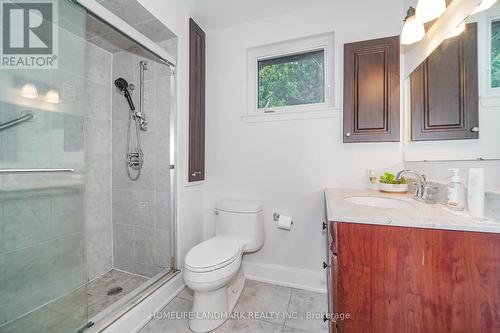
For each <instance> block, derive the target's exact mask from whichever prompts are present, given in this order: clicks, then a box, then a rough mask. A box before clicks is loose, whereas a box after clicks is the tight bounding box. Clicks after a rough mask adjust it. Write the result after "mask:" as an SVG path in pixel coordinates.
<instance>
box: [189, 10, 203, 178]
mask: <svg viewBox="0 0 500 333" xmlns="http://www.w3.org/2000/svg"><path fill="white" fill-rule="evenodd" d="M188 164H189V165H188V172H189V174H188V180H189V181H190V182H194V181H200V180H204V179H205V32H203V30H202V29H201V28H200V27H199V26H198V25H197V24H196V23H195V22H194V21H193V19H190V20H189V163H188Z"/></svg>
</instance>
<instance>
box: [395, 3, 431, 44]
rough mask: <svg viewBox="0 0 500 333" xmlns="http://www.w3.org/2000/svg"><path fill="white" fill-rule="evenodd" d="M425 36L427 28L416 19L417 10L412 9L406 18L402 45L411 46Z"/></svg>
mask: <svg viewBox="0 0 500 333" xmlns="http://www.w3.org/2000/svg"><path fill="white" fill-rule="evenodd" d="M424 36H425V28H424V25H423V23H422V22H418V21H417V20H416V19H415V8H413V7H410V9H408V14H407V16H406V18H405V24H404V25H403V31H401V44H403V45H409V44H413V43H416V42H418V41H419V40H421V39H422V38H424Z"/></svg>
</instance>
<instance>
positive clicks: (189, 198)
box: [139, 0, 204, 267]
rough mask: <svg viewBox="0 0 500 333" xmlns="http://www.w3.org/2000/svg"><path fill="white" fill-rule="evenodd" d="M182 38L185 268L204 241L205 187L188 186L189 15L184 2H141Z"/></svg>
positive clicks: (180, 243)
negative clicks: (194, 249)
mask: <svg viewBox="0 0 500 333" xmlns="http://www.w3.org/2000/svg"><path fill="white" fill-rule="evenodd" d="M139 2H140V3H141V4H142V5H143V6H144V8H146V9H147V10H149V11H150V12H151V13H152V14H153V15H154V16H155V17H156V18H158V20H160V21H161V22H162V23H163V24H165V26H167V27H168V28H169V29H170V30H171V31H172V32H173V33H175V34H176V35H177V37H178V39H179V45H178V55H177V69H176V72H177V75H176V78H177V97H176V101H177V148H178V151H177V164H176V168H177V207H176V213H177V255H178V258H177V262H178V265H179V267H182V266H183V263H184V257H185V255H186V253H187V251H189V249H190V248H191V247H193V246H194V245H195V244H197V243H199V242H201V241H202V228H203V227H202V221H203V215H202V204H203V201H202V200H203V192H204V184H196V185H194V186H193V185H191V186H187V181H186V178H187V147H188V140H187V138H188V137H187V129H188V45H189V44H188V43H189V39H188V36H189V35H188V32H189V30H188V29H189V13H188V10H187V8H186V7H185V3H184V2H183V1H177V0H164V1H157V0H139Z"/></svg>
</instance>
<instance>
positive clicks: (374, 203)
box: [344, 196, 413, 208]
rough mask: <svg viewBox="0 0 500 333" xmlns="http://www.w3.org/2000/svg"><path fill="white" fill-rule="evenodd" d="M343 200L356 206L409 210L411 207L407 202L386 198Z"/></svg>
mask: <svg viewBox="0 0 500 333" xmlns="http://www.w3.org/2000/svg"><path fill="white" fill-rule="evenodd" d="M344 200H345V201H347V202H350V203H353V204H356V205H363V206H369V207H379V208H410V207H412V206H413V205H412V204H411V203H410V202H408V201H405V200H401V199H396V198H386V197H369V196H352V197H345V198H344Z"/></svg>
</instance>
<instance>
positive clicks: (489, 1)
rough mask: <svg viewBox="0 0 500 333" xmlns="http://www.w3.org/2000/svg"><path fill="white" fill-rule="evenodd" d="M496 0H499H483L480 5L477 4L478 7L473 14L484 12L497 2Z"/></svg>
mask: <svg viewBox="0 0 500 333" xmlns="http://www.w3.org/2000/svg"><path fill="white" fill-rule="evenodd" d="M495 2H497V0H483V1H481V3H480V4H479V6H477V7H476V9H474V10H473V11H472V14H471V15H474V14H477V13H479V12H482V11H484V10H487V9H489V8H490V7H491V6H493V5H494V4H495Z"/></svg>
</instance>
